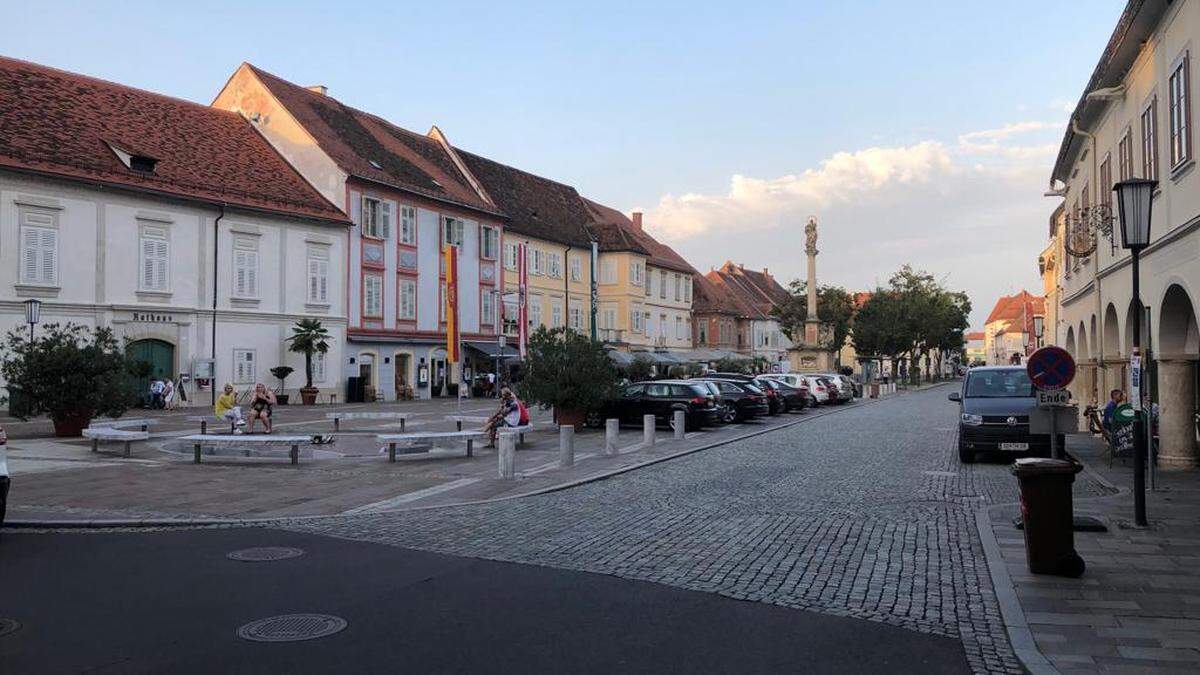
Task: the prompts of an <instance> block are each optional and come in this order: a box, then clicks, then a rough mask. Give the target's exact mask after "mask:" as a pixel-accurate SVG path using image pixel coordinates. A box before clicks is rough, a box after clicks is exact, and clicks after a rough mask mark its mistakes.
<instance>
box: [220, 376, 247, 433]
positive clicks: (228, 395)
mask: <svg viewBox="0 0 1200 675" xmlns="http://www.w3.org/2000/svg"><path fill="white" fill-rule="evenodd" d="M213 414H214V415H216V416H217V419H218V420H228V421H230V422H233V424H234V426H235V427H236V428H235V429H234V430H233V433H235V434H240V433H242V427H244V426H246V421H245V420H244V419H242V407H241V406H239V405H237V397H236V396H234V395H233V385H232V384H226V385H225V393H223V394H221V395H220V396H218V397H217V402H216V404H215V405H213Z"/></svg>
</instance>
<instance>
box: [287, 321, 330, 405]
mask: <svg viewBox="0 0 1200 675" xmlns="http://www.w3.org/2000/svg"><path fill="white" fill-rule="evenodd" d="M286 341H287V342H288V343H289V347H288V349H290V350H291V351H293V352H295V353H297V354H303V355H304V387H305V388H306V389H312V388H313V383H312V378H313V369H312V361H313V354H324V353H326V352H328V351H329V331H328V330H327V329H326V328H325V327H324V326H322V325H321V322H320V321H319V320H317V319H301V320H299V321H297V322H296V325H295V326H292V335H291V337H289V338H287V340H286ZM280 379H282V378H280Z"/></svg>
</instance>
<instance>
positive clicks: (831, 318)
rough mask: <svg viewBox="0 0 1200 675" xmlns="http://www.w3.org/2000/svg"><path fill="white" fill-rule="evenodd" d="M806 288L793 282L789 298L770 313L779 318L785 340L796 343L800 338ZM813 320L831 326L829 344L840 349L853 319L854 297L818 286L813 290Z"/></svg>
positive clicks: (802, 327)
mask: <svg viewBox="0 0 1200 675" xmlns="http://www.w3.org/2000/svg"><path fill="white" fill-rule="evenodd" d="M807 289H808V285H807V283H806V282H804V281H802V280H800V279H797V280H795V281H793V282H792V283H791V285H790V286H789V287H788V292H789V293H790V297H789V298H788V300H787V302H784V303H782V304H779V305H777V306H776V307H775V309H774V310H772V314H774V315H775V317H776V318H778V319H779V324H780V327H781V328H782V330H783V333H784V335H787V336H788V339H790V340H792V341H796V340H798V339H799V338H801V337H803V335H804V322H805V321H806V320H807V319H808V296H807V295H806V293H807ZM817 318H818V319H820V320H821V321H822V322H824V323H826V324H828V325H830V326H832V327H833V345H831V346H834V347H841V345H843V344H845V343H846V337H847V336H849V335H850V330H851V324H852V322H853V320H854V298H853V297H851V295H850V293H848V292H847V291H846V289H844V288H842V287H841V286H821V287H819V288H818V289H817Z"/></svg>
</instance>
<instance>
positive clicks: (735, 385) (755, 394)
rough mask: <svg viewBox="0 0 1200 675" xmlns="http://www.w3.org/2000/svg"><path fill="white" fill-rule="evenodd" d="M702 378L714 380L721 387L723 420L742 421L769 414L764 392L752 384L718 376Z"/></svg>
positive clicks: (727, 421)
mask: <svg viewBox="0 0 1200 675" xmlns="http://www.w3.org/2000/svg"><path fill="white" fill-rule="evenodd" d="M703 379H704V380H705V381H708V382H715V383H716V384H717V386H718V387H720V388H721V397H722V398H723V399H724V401H725V410H724V421H725V422H726V423H730V422H742V421H745V420H748V419H750V418H752V417H757V416H758V415H769V414H771V408H770V406H769V405H768V404H767V396H766V394H765V393H763V390H762V389H759V388H758V387H757V386H755V385H754V384H752V383H750V382H746V381H733V380H723V379H720V378H703Z"/></svg>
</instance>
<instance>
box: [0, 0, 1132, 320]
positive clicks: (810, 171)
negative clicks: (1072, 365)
mask: <svg viewBox="0 0 1200 675" xmlns="http://www.w3.org/2000/svg"><path fill="white" fill-rule="evenodd" d="M5 4H6V5H7V7H6V8H5V10H4V14H5V21H4V22H2V23H0V53H3V54H4V55H7V56H13V57H17V58H23V59H28V60H31V61H37V62H40V63H44V64H47V65H51V66H55V67H59V68H64V69H67V70H72V71H77V72H82V73H86V74H89V75H95V76H98V77H103V78H106V79H111V80H115V81H119V82H122V83H126V84H129V85H133V86H138V87H143V88H146V89H151V90H154V91H159V92H162V93H167V94H171V95H175V96H180V97H183V98H187V99H192V100H196V101H201V102H205V103H207V102H209V101H210V100H211V99H212V97H213V96H214V95H215V93H216V92H217V91H218V90H219V89H220V87H221V86H222V84H223V83H224V81H225V79H226V78H227V77H228V76H229V74H230V73H232V72H233V70H234V69H235V68H236V67H237V65H238V64H239V63H240V62H241V61H250V62H252V63H254V64H255V65H258V66H260V67H262V68H265V69H266V70H269V71H271V72H274V73H276V74H278V75H280V76H282V77H284V78H287V79H290V80H292V81H294V82H297V83H300V84H317V83H320V84H325V85H327V86H329V88H330V93H331V95H333V96H336V97H337V98H339V99H341V100H343V101H345V102H346V103H348V104H350V105H354V106H356V107H360V108H363V109H366V110H370V111H372V112H375V113H377V114H380V115H382V116H384V117H387V118H388V119H390V120H392V121H393V122H395V123H397V124H400V125H401V126H404V127H406V128H410V129H413V130H417V131H425V130H427V129H428V128H429V126H430V125H431V124H437V125H439V126H440V127H441V128H442V129H443V130H444V131H445V132H446V133H447V134H448V135H449V136H450V138H451V140H452V141H453V142H454V143H455V144H457V145H459V146H461V147H464V148H467V149H469V150H472V151H475V152H479V153H482V154H484V155H487V156H490V157H492V158H494V159H497V160H499V161H503V162H506V163H509V164H513V165H515V166H518V167H520V168H523V169H526V170H529V171H532V172H535V173H539V174H541V175H545V176H548V177H551V178H555V179H558V180H561V181H563V182H566V183H570V184H572V185H574V186H576V187H577V188H578V189H579V190H580V191H581V192H582V193H584V194H586V195H588V196H591V197H593V198H596V199H599V200H601V201H604V202H606V203H609V204H611V205H613V206H615V207H617V208H621V209H623V210H626V211H628V210H630V209H633V208H643V209H646V210H647V211H648V213H647V222H648V224H649V227H650V228H651V230H652V231H653V232H655V233H656V234H658V235H660V236H661V237H662V238H663V239H664V240H666V241H668V242H669V243H671V244H672V245H674V246H675V247H676V248H677V249H678V250H679V251H680V252H681V253H683V254H684V255H685V256H686V257H688V258H689V259H690V260H691V261H692V262H693V264H695V265H696V266H697V267H698V268H700V269H701V271H704V270H706V269H707V268H708V267H709V266H711V265H718V264H720V263H721V262H722V261H723V260H724V259H726V258H732V259H734V260H735V261H739V262H743V263H744V264H746V265H747V266H753V267H759V268H761V267H763V266H769V267H770V268H771V270H772V272H773V273H774V274H775V275H776V276H778V277H780V278H782V279H785V280H786V279H789V278H791V277H793V276H796V275H797V274H801V273H802V270H803V265H802V257H801V255H802V254H801V253H800V251H801V248H802V236H801V234H800V232H801V229H802V226H803V217H804V216H805V215H807V214H808V213H814V214H816V215H817V216H818V217H819V218H820V220H821V223H822V246H821V249H822V254H821V258H820V268H821V271H820V276H821V277H822V281H829V282H832V283H839V284H843V285H846V286H848V287H852V288H865V287H871V286H873V285H874V284H875V283H876V281H886V278H887V276H888V275H889V274H890V272H891V271H893V270H895V269H896V268H897V267H899V265H900V264H902V263H904V262H913V263H914V264H916V265H918V266H920V267H924V268H926V269H928V270H929V271H931V272H935V273H937V274H938V275H939V276H941V277H944V278H945V279H946V283H947V284H949V285H952V286H956V287H960V288H964V289H965V290H968V292H970V293H971V294H972V297H973V300H974V303H975V305H976V312H975V315H976V316H975V318H976V319H977V322H978V320H981V318H982V316H981V315H985V314H986V311H987V309H988V308H990V306H991V304H992V303H993V302H994V301H995V299H996V297H997V296H998V295H999V294H1000V293H1007V292H1011V291H1013V290H1016V289H1017V288H1019V287H1020V286H1030V287H1033V286H1034V285H1035V284H1036V283H1037V277H1036V266H1035V264H1034V260H1035V258H1036V256H1037V253H1038V252H1039V251H1040V250H1041V248H1042V246H1043V245H1044V243H1045V229H1046V228H1045V219H1046V217H1048V215H1049V213H1050V211H1051V210H1052V209H1053V207H1054V204H1053V202H1052V201H1051V200H1049V199H1046V198H1043V197H1041V194H1040V191H1041V190H1042V189H1043V188H1044V187H1045V184H1046V177H1047V176H1048V174H1049V171H1050V167H1051V163H1052V161H1053V151H1054V148H1055V146H1056V145H1057V143H1058V141H1059V140H1060V139H1061V133H1062V125H1063V124H1065V122H1066V120H1067V117H1068V109H1069V104H1070V103H1072V102H1074V101H1075V100H1076V99H1077V98H1078V96H1079V94H1080V93H1081V91H1082V88H1083V86H1084V84H1085V83H1086V81H1087V78H1088V76H1089V75H1090V73H1091V70H1092V68H1093V67H1094V66H1095V63H1096V60H1097V59H1098V57H1099V55H1100V52H1101V50H1102V49H1103V46H1104V44H1105V41H1106V40H1107V39H1108V36H1109V34H1110V33H1111V31H1112V28H1113V25H1114V24H1115V22H1116V19H1117V17H1118V16H1119V14H1120V12H1121V9H1122V8H1123V6H1124V2H1123V1H1122V0H1056V2H1045V1H1044V0H1042V1H1038V2H1034V1H1031V0H1009V1H1008V2H1004V3H984V2H965V3H960V2H950V1H948V0H946V1H943V2H919V1H914V2H899V1H892V2H866V1H843V2H836V3H830V2H764V3H754V2H740V3H729V4H724V5H719V6H716V5H714V6H707V4H706V3H694V2H693V3H619V2H609V3H603V4H602V5H597V4H584V3H562V2H553V3H521V2H514V3H496V2H487V3H454V2H437V3H431V2H425V3H419V4H407V3H352V4H347V5H345V6H338V5H334V4H332V3H320V4H315V3H305V2H289V3H274V2H265V1H264V2H256V3H203V5H202V6H201V5H200V4H199V3H173V4H172V5H171V6H169V7H167V6H165V5H166V3H141V2H123V3H120V4H117V3H58V2H40V3H36V6H33V5H34V4H35V3H20V4H18V3H15V2H6V3H5ZM160 4H162V5H164V6H159V5H160ZM739 177H740V178H739ZM864 242H869V243H870V245H864ZM981 266H982V267H983V268H986V272H983V273H981V272H980V269H981ZM1031 290H1035V289H1033V288H1031Z"/></svg>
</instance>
